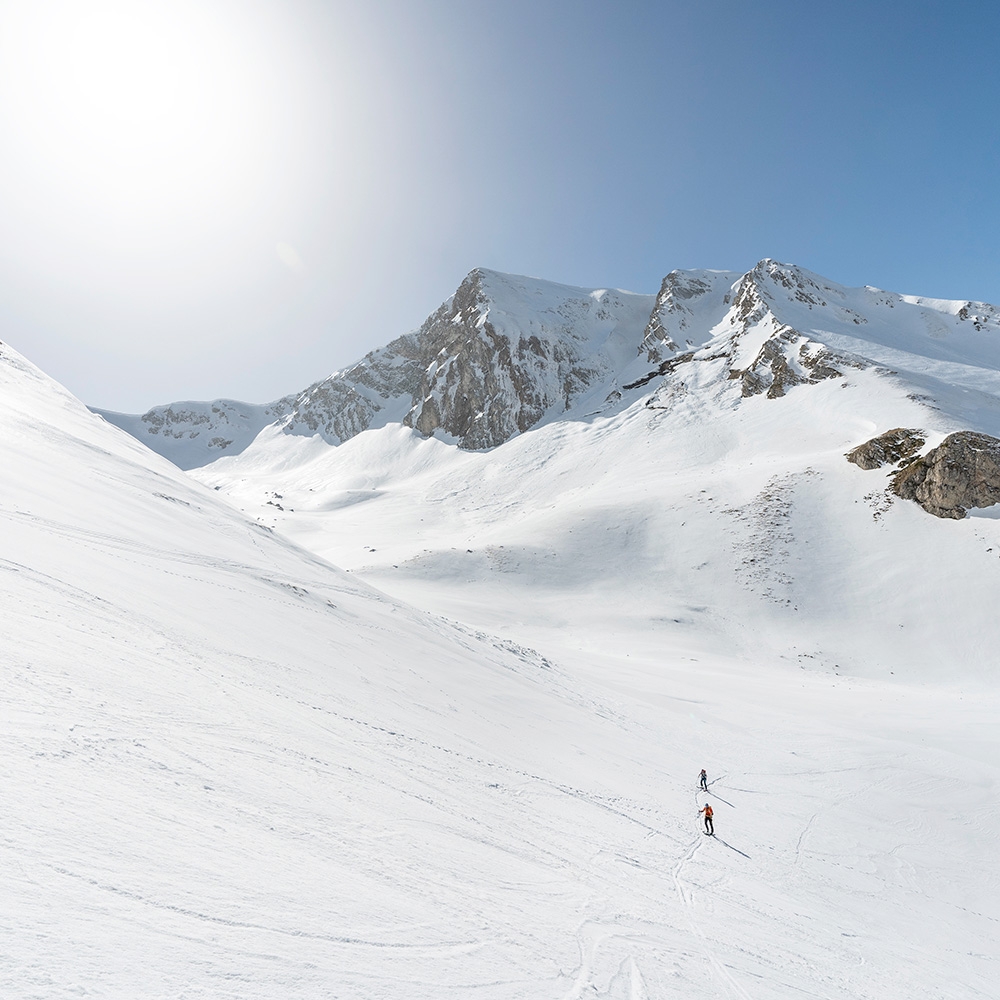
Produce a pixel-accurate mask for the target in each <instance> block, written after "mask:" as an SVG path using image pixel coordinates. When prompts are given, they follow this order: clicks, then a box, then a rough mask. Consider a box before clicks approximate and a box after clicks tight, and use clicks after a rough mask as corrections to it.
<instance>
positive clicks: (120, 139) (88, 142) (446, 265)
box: [0, 0, 1000, 412]
mask: <svg viewBox="0 0 1000 1000" xmlns="http://www.w3.org/2000/svg"><path fill="white" fill-rule="evenodd" d="M997 37H1000V9H998V7H997V5H995V4H992V3H987V2H962V0H949V2H929V0H923V2H921V0H915V2H912V3H910V4H908V5H899V4H888V3H872V2H871V0H867V2H864V3H860V2H852V0H838V2H836V3H833V2H823V0H816V2H813V3H803V2H801V0H771V2H768V3H749V2H740V0H713V2H711V3H697V2H692V0H687V2H684V3H676V2H672V0H660V2H650V3H643V2H632V3H629V2H627V0H624V2H619V3H614V4H612V3H601V2H596V0H575V2H558V0H530V2H528V0H504V2H503V3H489V2H485V0H483V2H480V0H406V2H402V0H400V2H389V0H382V2H380V0H364V2H356V0H343V2H337V0H328V2H321V0H170V2H169V3H166V2H164V3H160V2H156V0H148V2H142V0H33V2H30V3H28V2H16V0H0V236H2V238H0V339H2V340H5V341H9V342H10V343H11V344H12V345H13V346H14V347H15V348H17V349H18V350H20V351H21V352H22V353H24V354H25V355H27V356H28V358H29V359H30V360H32V361H34V362H35V363H36V364H38V365H39V366H40V367H42V368H43V369H44V370H45V371H47V372H48V373H49V374H50V375H52V376H54V377H55V378H57V379H58V380H59V381H61V382H63V383H64V384H65V385H66V386H67V387H68V388H70V389H71V390H72V391H73V392H74V393H76V394H77V395H78V396H80V397H81V398H82V399H83V400H84V401H85V402H87V403H90V404H93V405H97V406H102V407H106V408H110V409H120V410H127V411H133V412H135V411H141V410H145V409H147V408H148V407H150V406H152V405H154V404H157V403H165V402H170V401H175V400H183V399H211V398H216V397H221V396H227V397H235V398H241V399H248V400H250V401H253V402H267V401H270V400H272V399H275V398H277V397H279V396H281V395H285V394H286V393H290V392H294V391H297V390H299V389H302V388H304V387H305V386H306V385H307V384H309V383H310V382H313V381H315V380H317V379H320V378H322V377H324V376H325V375H327V374H329V373H330V372H331V371H333V370H334V369H337V368H340V367H344V366H346V365H347V364H349V363H350V362H352V361H354V360H356V359H357V358H359V357H360V356H361V355H363V354H364V353H365V352H366V351H368V350H369V349H371V348H372V347H376V346H379V345H381V344H383V343H386V342H387V341H388V340H390V339H392V338H393V337H396V336H398V335H399V334H401V333H404V332H406V331H407V330H410V329H413V328H414V327H416V326H418V325H419V324H420V323H421V322H422V320H423V319H424V318H425V316H426V315H427V314H428V313H429V312H430V311H431V310H433V309H434V308H436V306H437V305H439V304H440V302H441V301H443V300H444V299H445V298H447V297H448V296H449V295H450V294H451V293H452V292H453V291H454V289H455V287H456V286H457V285H458V283H459V282H460V281H461V280H462V278H463V277H464V275H465V274H466V273H467V272H468V271H469V270H471V269H472V268H473V267H476V266H484V267H490V268H495V269H498V270H502V271H511V272H514V273H518V274H530V275H534V276H537V277H543V278H550V279H552V280H556V281H563V282H567V283H570V284H578V285H586V286H590V287H598V286H615V287H622V288H628V289H631V290H633V291H647V292H655V291H656V290H657V289H658V287H659V284H660V280H661V279H662V277H663V276H664V275H665V274H666V273H667V272H668V271H670V270H672V269H673V268H677V267H681V268H683V267H711V268H725V269H734V270H744V269H747V268H749V267H752V266H753V264H754V263H755V262H756V261H757V260H758V259H760V258H762V257H775V258H777V259H779V260H783V261H789V262H793V263H798V264H801V265H803V266H805V267H808V268H810V269H812V270H814V271H818V272H819V273H821V274H823V275H825V276H827V277H829V278H831V279H833V280H834V281H838V282H841V283H843V284H849V285H861V284H873V285H879V286H881V287H884V288H889V289H892V290H894V291H900V292H910V293H916V294H923V295H930V296H939V297H945V298H973V299H982V300H987V301H993V302H1000V246H998V236H997V234H998V232H1000V225H998V224H1000V185H998V179H1000V140H998V130H1000V62H998V60H997V59H996V58H995V53H994V52H993V49H992V43H993V41H994V40H995V39H996V38H997Z"/></svg>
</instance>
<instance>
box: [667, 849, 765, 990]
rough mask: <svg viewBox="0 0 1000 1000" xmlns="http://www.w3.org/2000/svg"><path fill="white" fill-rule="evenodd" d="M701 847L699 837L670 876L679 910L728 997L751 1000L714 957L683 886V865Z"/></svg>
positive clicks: (715, 956)
mask: <svg viewBox="0 0 1000 1000" xmlns="http://www.w3.org/2000/svg"><path fill="white" fill-rule="evenodd" d="M703 846H704V841H703V840H702V839H701V837H699V838H698V839H695V840H693V841H692V842H691V844H690V846H689V847H688V849H687V851H686V852H685V853H684V854H683V855H682V856H681V858H680V860H679V861H678V862H677V864H676V865H674V868H673V871H672V873H671V874H672V876H673V881H674V887H675V888H676V890H677V898H678V899H679V900H680V903H681V908H682V909H683V911H684V913H685V915H686V916H687V922H688V925H689V926H690V928H691V931H692V933H693V934H694V936H695V937H696V938H697V939H698V942H699V944H700V947H701V950H702V953H703V954H704V956H705V958H706V959H707V960H708V963H709V965H710V966H711V967H712V971H713V972H714V973H715V975H716V976H717V978H718V979H720V980H721V981H722V984H723V986H724V987H725V988H726V990H727V992H728V994H729V996H731V997H736V998H738V1000H751V998H750V994H749V993H747V991H746V990H745V989H743V987H742V986H740V984H739V983H738V982H737V981H736V979H735V978H734V977H733V975H732V973H731V972H730V971H729V969H727V968H726V966H725V963H724V962H723V961H722V959H720V958H719V956H718V955H716V953H715V951H714V949H713V948H712V943H711V942H710V941H709V939H708V937H707V936H706V935H705V932H704V931H703V930H702V929H701V925H700V924H699V923H698V920H697V918H696V916H695V905H694V894H693V893H692V891H691V889H690V887H688V886H685V884H684V879H683V878H682V873H683V871H684V867H685V865H687V864H688V863H689V862H691V861H693V860H694V859H695V856H696V855H697V854H698V852H699V851H700V850H701V848H702V847H703Z"/></svg>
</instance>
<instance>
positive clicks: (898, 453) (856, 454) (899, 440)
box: [846, 427, 924, 469]
mask: <svg viewBox="0 0 1000 1000" xmlns="http://www.w3.org/2000/svg"><path fill="white" fill-rule="evenodd" d="M923 446H924V438H923V437H922V436H921V432H920V431H916V430H912V429H911V428H908V427H894V428H893V429H892V430H891V431H886V432H885V433H884V434H879V436H878V437H873V438H872V439H871V440H870V441H866V442H865V443H864V444H859V445H858V446H857V448H854V449H852V450H851V451H849V452H848V453H847V456H846V458H847V461H848V462H853V463H854V464H855V465H859V466H860V467H861V468H862V469H880V468H882V466H883V465H897V464H899V463H901V462H907V461H908V460H909V459H911V458H913V456H914V455H916V454H917V452H919V451H920V449H921V448H923Z"/></svg>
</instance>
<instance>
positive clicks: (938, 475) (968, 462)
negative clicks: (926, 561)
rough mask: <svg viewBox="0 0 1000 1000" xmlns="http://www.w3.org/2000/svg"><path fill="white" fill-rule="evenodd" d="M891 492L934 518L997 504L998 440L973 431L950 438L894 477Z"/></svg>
mask: <svg viewBox="0 0 1000 1000" xmlns="http://www.w3.org/2000/svg"><path fill="white" fill-rule="evenodd" d="M891 489H892V491H893V492H894V493H895V494H896V495H897V496H900V497H902V498H903V499H904V500H915V501H916V502H917V503H918V504H920V506H921V507H923V508H924V510H926V511H927V512H928V513H929V514H934V515H935V517H952V518H956V519H961V518H963V517H965V515H966V513H967V511H968V508H970V507H992V506H993V504H995V503H997V502H1000V439H998V438H995V437H990V435H989V434H979V433H977V432H975V431H958V432H957V433H955V434H949V435H948V437H946V438H945V439H944V440H943V441H942V442H941V444H939V445H938V446H937V448H934V449H933V450H932V451H930V452H928V453H927V454H926V455H925V456H924V457H923V458H920V459H917V460H916V461H915V462H911V463H910V464H909V465H907V466H906V467H905V468H903V469H901V470H900V471H899V472H897V473H896V475H895V476H894V477H893V480H892V485H891Z"/></svg>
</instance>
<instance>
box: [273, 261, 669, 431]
mask: <svg viewBox="0 0 1000 1000" xmlns="http://www.w3.org/2000/svg"><path fill="white" fill-rule="evenodd" d="M652 305H653V296H651V295H634V294H631V293H628V292H619V291H616V290H613V289H598V290H595V291H590V290H588V289H582V288H573V287H571V286H568V285H556V284H554V283H552V282H539V281H535V280H533V279H530V278H518V277H516V276H513V275H504V274H499V273H497V272H495V271H487V270H484V269H480V268H477V269H476V270H474V271H472V272H470V274H469V275H468V276H467V277H466V278H465V280H464V281H463V282H462V284H461V285H460V286H459V288H458V290H457V291H456V292H455V294H454V295H453V296H452V297H451V298H450V299H448V300H447V301H446V302H445V303H444V304H443V305H441V306H440V308H438V309H437V310H436V311H435V312H434V313H432V314H431V316H429V317H428V318H427V319H426V320H425V321H424V323H423V325H422V326H421V327H420V329H419V330H417V331H415V332H414V333H409V334H406V335H405V336H403V337H399V338H398V339H396V340H394V341H393V342H392V343H391V344H389V345H388V346H387V347H384V348H380V349H379V350H376V351H372V352H371V353H370V354H368V355H367V356H366V357H365V358H364V359H362V361H361V362H359V363H358V364H356V365H354V366H353V367H351V368H348V369H345V370H344V371H341V372H335V373H334V374H333V375H331V376H330V377H329V378H327V379H324V380H323V381H322V382H317V383H316V384H315V385H312V386H310V387H309V388H308V389H306V390H305V391H304V392H302V393H301V394H300V395H299V396H298V397H297V398H296V400H295V405H294V407H293V409H292V412H291V413H289V415H288V416H287V417H286V418H285V420H284V422H283V424H282V425H281V429H282V430H283V431H285V432H286V433H289V434H301V433H308V434H315V433H320V434H322V435H323V436H324V437H325V438H326V439H327V440H328V441H330V442H331V443H340V442H341V441H346V440H347V439H348V438H350V437H353V436H354V435H355V434H359V433H361V431H364V430H366V429H368V428H369V427H373V426H381V425H382V424H384V423H387V422H388V421H399V422H401V423H402V424H403V425H404V426H407V427H412V428H414V429H415V430H417V431H419V432H420V433H421V434H424V435H431V434H433V433H434V432H435V431H442V432H444V433H445V434H447V435H449V436H450V437H452V438H454V439H455V441H456V442H457V443H458V444H459V445H460V446H461V447H463V448H472V449H476V448H492V447H496V446H497V445H499V444H503V442H504V441H507V440H509V439H510V438H512V437H513V436H514V435H515V434H518V433H521V432H523V431H526V430H528V429H529V428H530V427H533V426H534V425H535V424H536V423H538V421H539V420H541V419H542V417H543V416H545V415H546V413H549V412H552V413H560V412H565V411H566V410H568V409H570V408H571V407H572V406H573V405H574V404H575V403H576V402H577V401H578V400H579V399H580V398H581V397H582V396H584V395H585V394H586V393H587V392H588V391H589V390H591V389H593V388H594V387H595V386H599V385H601V384H604V383H606V382H608V381H609V380H611V379H613V377H614V374H615V373H616V372H617V370H618V369H619V368H620V367H621V366H622V365H623V363H625V362H627V361H628V360H629V359H633V358H635V356H636V353H637V344H638V343H639V339H640V336H641V331H642V329H643V325H644V324H645V323H646V321H647V319H648V317H649V311H650V308H651V306H652Z"/></svg>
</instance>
